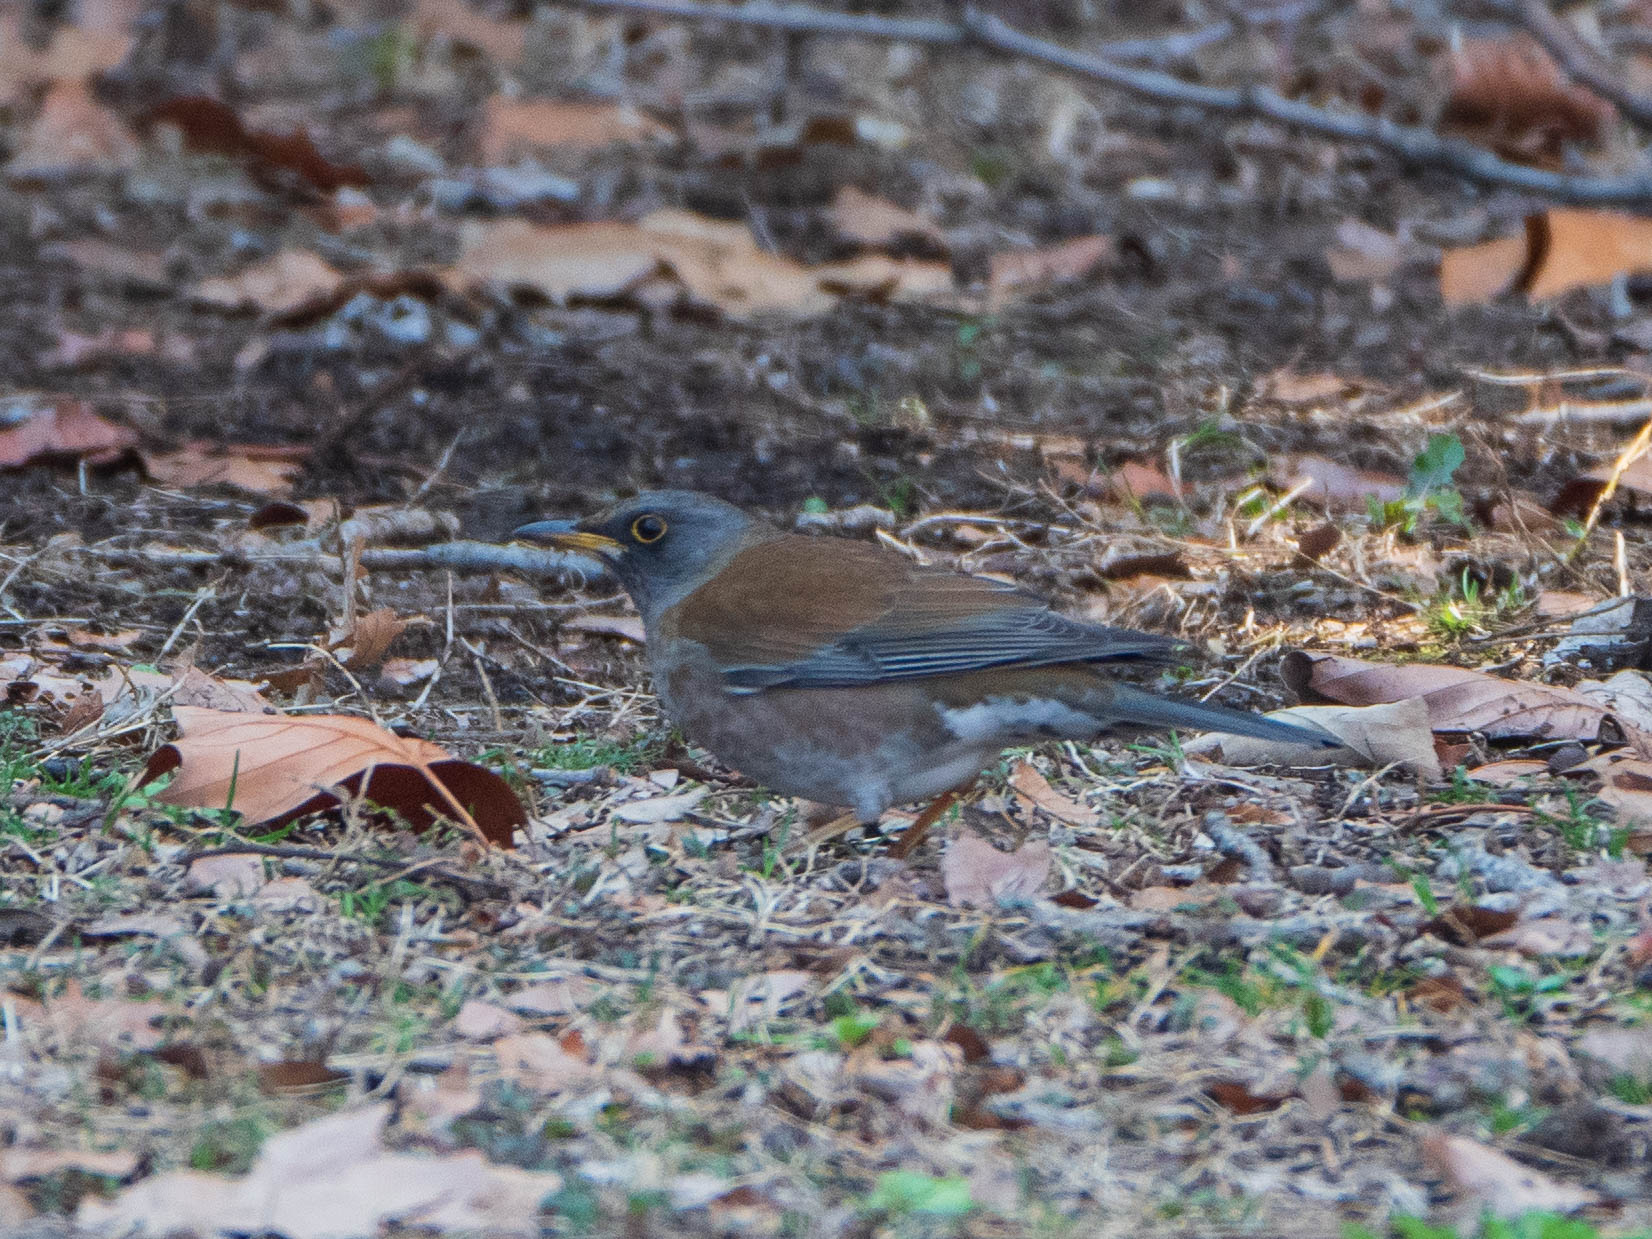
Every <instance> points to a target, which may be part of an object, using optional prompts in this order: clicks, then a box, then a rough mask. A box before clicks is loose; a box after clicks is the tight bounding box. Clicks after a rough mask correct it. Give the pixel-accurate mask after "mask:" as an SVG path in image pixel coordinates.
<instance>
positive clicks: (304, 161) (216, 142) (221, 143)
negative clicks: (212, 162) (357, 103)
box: [144, 95, 369, 194]
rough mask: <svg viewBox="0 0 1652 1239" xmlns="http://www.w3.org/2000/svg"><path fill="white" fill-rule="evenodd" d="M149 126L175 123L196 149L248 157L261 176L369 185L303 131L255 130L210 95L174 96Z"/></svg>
mask: <svg viewBox="0 0 1652 1239" xmlns="http://www.w3.org/2000/svg"><path fill="white" fill-rule="evenodd" d="M144 124H146V125H151V126H152V125H172V126H175V127H176V128H177V129H178V130H179V132H181V133H182V134H183V138H184V142H185V144H186V145H187V146H188V147H189V148H190V149H191V150H196V151H205V152H209V153H212V154H218V155H227V156H230V157H231V158H236V159H245V160H247V161H248V163H249V164H250V165H251V168H252V171H253V172H254V173H255V174H265V175H267V174H269V173H271V172H273V171H282V172H287V173H292V174H294V175H296V176H298V177H300V178H302V179H303V180H304V181H306V182H308V183H309V184H310V185H311V186H313V187H314V188H316V189H319V190H321V191H322V192H323V193H329V194H330V193H332V192H333V191H334V190H337V189H341V188H343V187H345V186H354V187H358V188H359V187H361V186H364V185H367V184H368V183H369V178H368V176H367V173H366V172H364V171H363V170H362V169H361V168H357V167H353V166H350V165H346V164H337V163H333V162H331V161H330V160H328V159H326V158H325V157H324V156H323V155H322V154H321V152H320V151H319V150H317V149H316V145H315V143H314V142H312V141H311V140H310V136H309V135H308V134H307V133H305V132H304V131H303V130H302V129H295V130H293V131H291V132H290V133H271V132H269V131H267V130H261V129H253V128H251V127H249V126H247V125H245V124H243V123H242V121H241V118H240V116H238V115H237V114H236V112H235V110H234V109H233V108H231V107H230V106H229V105H228V104H226V103H223V102H221V101H219V100H217V99H214V98H211V97H210V96H208V95H180V96H178V97H176V98H172V99H168V100H166V101H165V102H163V103H160V104H157V105H156V106H155V107H153V108H151V109H149V111H148V112H147V113H145V114H144Z"/></svg>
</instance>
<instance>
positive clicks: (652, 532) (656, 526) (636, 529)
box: [631, 513, 665, 545]
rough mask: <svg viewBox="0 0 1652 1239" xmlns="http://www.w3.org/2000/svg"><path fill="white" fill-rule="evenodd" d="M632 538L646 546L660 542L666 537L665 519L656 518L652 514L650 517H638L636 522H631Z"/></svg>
mask: <svg viewBox="0 0 1652 1239" xmlns="http://www.w3.org/2000/svg"><path fill="white" fill-rule="evenodd" d="M631 536H632V537H633V538H635V539H636V540H637V541H638V542H641V543H643V544H644V545H646V544H648V543H650V542H658V541H659V540H660V539H661V538H663V537H665V517H663V516H655V515H653V514H652V513H650V514H649V515H648V516H639V517H637V519H636V520H634V521H632V522H631Z"/></svg>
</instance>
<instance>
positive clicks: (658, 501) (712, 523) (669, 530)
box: [513, 490, 772, 628]
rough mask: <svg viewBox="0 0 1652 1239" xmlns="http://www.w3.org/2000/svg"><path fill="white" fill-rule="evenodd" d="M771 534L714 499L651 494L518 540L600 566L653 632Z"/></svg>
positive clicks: (545, 525)
mask: <svg viewBox="0 0 1652 1239" xmlns="http://www.w3.org/2000/svg"><path fill="white" fill-rule="evenodd" d="M770 532H772V531H771V530H770V529H769V527H768V526H766V525H764V524H763V523H762V522H761V521H759V520H758V519H757V518H756V517H753V516H748V515H747V514H746V513H744V512H742V511H741V510H740V509H739V508H737V507H735V506H734V505H733V504H731V503H724V502H723V501H722V500H721V499H713V498H712V497H711V496H710V495H702V494H699V493H698V492H696V491H691V490H654V491H645V492H644V493H643V494H640V495H638V496H637V497H636V498H635V499H625V500H622V501H620V502H619V503H616V504H613V505H612V506H610V507H607V508H604V509H603V510H602V511H600V512H597V513H594V514H593V515H591V516H587V517H585V518H584V519H583V520H552V521H536V522H535V523H534V524H532V525H524V526H522V527H521V528H520V529H518V530H517V531H516V532H515V534H514V535H513V536H514V537H516V538H520V539H522V540H524V541H528V542H538V543H542V544H544V545H548V546H554V547H557V548H559V549H561V550H565V551H573V552H575V553H577V554H580V555H587V556H589V557H591V558H593V559H597V560H600V561H601V562H602V564H603V565H604V566H605V567H606V568H607V569H608V570H609V571H610V572H612V573H613V574H614V575H615V576H616V577H618V578H619V582H620V584H621V585H623V586H625V589H626V592H627V593H629V594H630V595H631V598H632V600H633V601H634V602H635V603H636V604H637V610H638V611H639V612H641V614H642V618H643V623H644V624H646V625H647V626H648V627H649V628H652V627H653V626H654V621H655V620H656V619H658V617H659V615H660V613H661V612H662V611H664V610H665V609H666V608H667V607H671V606H674V605H675V604H676V603H679V602H681V601H682V600H683V599H684V598H686V597H688V595H689V594H691V593H693V592H694V591H695V590H696V589H698V588H699V587H700V586H701V585H702V584H704V583H705V581H706V580H708V579H709V578H710V577H711V576H712V575H713V574H714V573H715V572H717V570H718V569H720V568H721V567H722V566H723V565H724V564H726V563H727V562H728V561H729V560H730V559H732V558H733V557H734V556H735V555H736V554H738V553H739V551H740V550H741V549H742V548H743V547H745V546H747V545H749V544H750V543H751V542H752V541H754V540H757V539H760V538H762V537H763V536H765V535H766V534H768V533H770Z"/></svg>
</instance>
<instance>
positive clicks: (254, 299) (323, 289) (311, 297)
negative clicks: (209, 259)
mask: <svg viewBox="0 0 1652 1239" xmlns="http://www.w3.org/2000/svg"><path fill="white" fill-rule="evenodd" d="M344 282H345V277H344V276H343V275H342V274H340V273H339V272H338V271H336V270H334V269H333V267H332V265H331V264H330V263H328V262H327V260H326V259H324V258H322V257H321V256H320V255H319V254H316V253H313V252H312V251H310V250H282V251H281V252H280V253H279V254H277V255H276V256H275V257H274V258H270V259H267V260H265V261H264V262H260V263H255V264H253V265H252V266H250V267H247V268H246V269H245V270H243V271H240V272H238V273H237V274H235V275H228V276H214V277H213V278H211V279H207V280H202V281H201V282H200V283H199V284H197V285H195V287H194V289H193V290H192V292H191V294H190V295H191V296H192V297H194V299H195V300H196V301H199V302H202V303H204V304H206V305H214V306H219V307H221V308H223V309H226V310H258V311H261V312H263V313H266V314H292V313H296V312H298V311H300V310H301V309H303V308H305V307H308V306H311V305H315V304H318V303H323V302H326V301H329V300H331V299H332V298H333V297H334V296H335V295H336V294H337V293H338V290H339V289H340V288H342V287H343V286H344Z"/></svg>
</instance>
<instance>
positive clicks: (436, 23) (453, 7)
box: [413, 0, 528, 67]
mask: <svg viewBox="0 0 1652 1239" xmlns="http://www.w3.org/2000/svg"><path fill="white" fill-rule="evenodd" d="M413 23H414V27H415V28H416V29H417V30H418V32H419V34H420V35H421V36H422V37H424V38H426V39H429V38H431V37H433V36H440V37H442V38H444V39H447V40H449V41H450V42H453V43H458V44H461V45H463V46H465V47H470V48H473V49H475V50H476V51H478V52H481V53H482V54H484V55H486V56H487V57H489V58H490V59H491V60H492V61H493V62H494V64H496V65H498V66H500V67H508V66H510V65H514V64H516V63H517V62H518V61H520V60H521V59H522V50H523V47H524V46H525V44H526V40H527V28H528V26H527V23H526V22H524V21H497V20H495V19H494V18H491V17H488V16H487V15H485V14H483V13H481V12H478V11H477V10H476V9H475V8H474V7H472V6H471V5H469V4H467V3H466V2H465V0H418V3H417V4H416V5H415V6H414V9H413Z"/></svg>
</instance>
